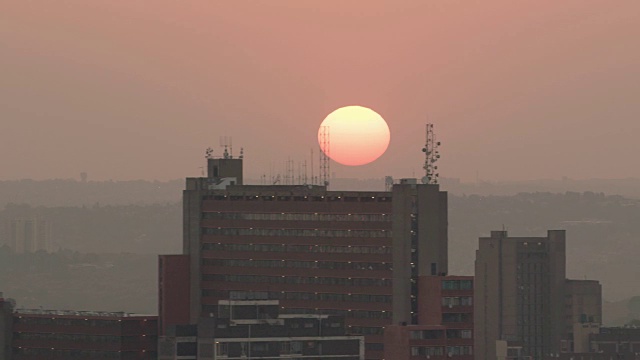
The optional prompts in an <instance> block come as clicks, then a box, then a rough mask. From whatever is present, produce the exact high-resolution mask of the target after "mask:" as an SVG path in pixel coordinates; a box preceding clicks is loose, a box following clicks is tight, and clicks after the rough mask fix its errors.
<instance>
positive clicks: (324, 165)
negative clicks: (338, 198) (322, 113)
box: [320, 126, 331, 189]
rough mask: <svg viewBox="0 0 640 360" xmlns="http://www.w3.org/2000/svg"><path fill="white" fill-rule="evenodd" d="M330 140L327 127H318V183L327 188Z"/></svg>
mask: <svg viewBox="0 0 640 360" xmlns="http://www.w3.org/2000/svg"><path fill="white" fill-rule="evenodd" d="M330 146H331V142H330V141H329V127H328V126H321V127H320V185H324V186H326V187H327V189H328V188H329V176H330V174H331V173H330V170H331V169H330V164H331V161H330V159H329V154H330Z"/></svg>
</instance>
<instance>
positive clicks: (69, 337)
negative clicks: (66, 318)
mask: <svg viewBox="0 0 640 360" xmlns="http://www.w3.org/2000/svg"><path fill="white" fill-rule="evenodd" d="M13 337H14V339H22V340H50V341H77V342H84V343H109V344H116V343H119V342H120V340H121V338H120V337H119V336H112V335H80V334H56V333H47V334H45V333H14V334H13Z"/></svg>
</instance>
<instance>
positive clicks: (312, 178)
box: [311, 148, 316, 185]
mask: <svg viewBox="0 0 640 360" xmlns="http://www.w3.org/2000/svg"><path fill="white" fill-rule="evenodd" d="M315 184H316V179H315V178H314V177H313V148H311V185H315Z"/></svg>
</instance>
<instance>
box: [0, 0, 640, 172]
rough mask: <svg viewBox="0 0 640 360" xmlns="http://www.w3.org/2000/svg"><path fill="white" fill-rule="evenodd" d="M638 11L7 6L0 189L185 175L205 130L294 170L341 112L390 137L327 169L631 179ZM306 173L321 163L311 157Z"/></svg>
mask: <svg viewBox="0 0 640 360" xmlns="http://www.w3.org/2000/svg"><path fill="white" fill-rule="evenodd" d="M638 39H640V2H639V1H637V0H628V1H623V0H620V1H615V2H610V1H589V0H575V1H570V0H565V1H551V0H549V1H540V0H535V1H534V0H531V1H517V2H514V1H507V0H504V1H503V0H500V1H498V0H496V1H475V2H472V1H462V0H460V1H453V0H449V1H423V0H416V1H404V2H403V1H400V2H391V1H371V0H369V1H364V0H361V1H340V2H339V1H298V0H289V1H271V0H269V1H267V0H264V1H248V0H247V1H240V0H237V1H226V2H223V1H180V2H177V1H159V0H156V1H152V2H150V1H109V0H104V1H98V0H96V1H85V0H66V1H62V0H42V1H27V0H23V1H5V2H3V3H2V4H0V125H1V127H0V179H19V178H35V179H44V178H54V177H55V178H71V177H74V178H77V177H78V174H79V173H80V172H81V171H86V172H88V174H89V178H90V179H94V180H103V179H114V180H116V179H140V178H142V179H173V178H181V177H185V176H195V175H197V174H199V172H200V170H199V169H198V167H200V166H202V165H203V160H204V149H205V148H206V147H207V146H211V145H213V146H214V147H215V149H216V153H217V154H220V153H221V151H220V150H219V148H218V147H217V146H218V142H219V136H221V135H227V136H232V137H233V142H234V147H235V150H236V152H238V148H239V147H240V146H241V145H243V146H244V147H245V154H246V159H247V172H248V175H249V177H258V176H259V175H260V174H262V173H268V172H269V169H270V168H278V167H281V168H282V167H284V161H285V160H286V159H287V158H292V159H294V160H296V161H298V160H299V161H302V160H304V158H305V157H307V158H308V157H309V153H310V148H311V147H315V148H316V150H315V154H316V156H317V154H318V151H317V143H316V135H317V130H318V126H319V125H320V123H321V122H322V120H323V119H324V117H325V116H326V115H327V114H328V113H330V112H331V111H333V110H334V109H335V108H337V107H340V106H344V105H351V104H359V105H362V106H366V107H370V108H372V109H373V110H375V111H377V112H378V113H380V114H381V115H382V116H383V117H384V118H385V119H386V120H387V122H388V124H389V127H390V129H391V134H392V137H391V144H390V146H389V149H388V150H387V152H386V154H385V155H383V156H382V157H381V158H380V159H379V160H377V161H375V162H373V163H371V164H369V165H366V166H362V167H346V166H340V165H338V164H333V165H332V170H333V171H335V172H336V175H337V176H340V177H382V176H384V175H393V176H396V177H401V176H411V175H412V174H413V173H414V172H415V173H416V175H417V176H421V165H422V152H421V151H420V149H421V148H422V145H423V144H422V143H423V141H424V134H423V129H424V123H426V122H427V121H430V122H433V123H435V124H436V132H437V134H438V136H439V138H440V140H442V142H443V145H442V147H441V153H442V155H443V158H442V162H441V164H440V170H441V171H440V172H441V174H442V176H445V177H460V178H462V179H463V180H465V179H466V180H471V179H475V176H476V171H478V172H479V175H480V177H481V178H483V179H488V180H513V179H537V178H559V177H562V176H568V177H572V178H622V177H640V167H639V166H637V163H638V161H637V159H636V158H637V154H638V153H640V141H638V135H639V133H640V131H639V130H640V125H639V124H638V122H639V121H640V116H639V115H640V101H639V100H638V96H639V94H640V45H638ZM314 161H315V164H316V166H317V163H318V162H317V159H314Z"/></svg>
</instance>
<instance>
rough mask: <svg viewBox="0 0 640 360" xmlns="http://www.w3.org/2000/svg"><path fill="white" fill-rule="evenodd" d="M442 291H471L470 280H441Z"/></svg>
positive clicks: (471, 283) (471, 284) (471, 282)
mask: <svg viewBox="0 0 640 360" xmlns="http://www.w3.org/2000/svg"><path fill="white" fill-rule="evenodd" d="M442 289H443V290H471V289H473V281H472V280H442Z"/></svg>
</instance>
